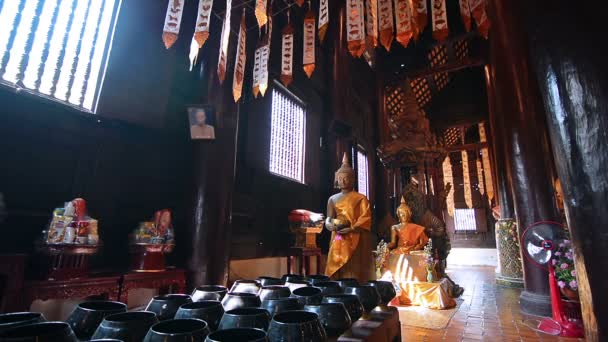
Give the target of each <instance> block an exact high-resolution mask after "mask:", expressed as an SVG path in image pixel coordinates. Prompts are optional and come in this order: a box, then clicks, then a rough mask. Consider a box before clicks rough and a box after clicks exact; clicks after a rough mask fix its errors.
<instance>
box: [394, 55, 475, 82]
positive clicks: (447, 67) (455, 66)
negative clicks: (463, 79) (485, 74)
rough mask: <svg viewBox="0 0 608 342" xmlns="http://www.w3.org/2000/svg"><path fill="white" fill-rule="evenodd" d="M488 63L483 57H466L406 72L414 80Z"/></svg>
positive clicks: (406, 75)
mask: <svg viewBox="0 0 608 342" xmlns="http://www.w3.org/2000/svg"><path fill="white" fill-rule="evenodd" d="M483 65H486V61H485V60H484V59H482V58H470V57H467V58H464V59H462V60H459V61H457V62H453V63H446V64H443V65H440V66H437V67H435V68H429V69H422V70H415V71H411V72H407V73H405V77H407V78H409V79H411V80H414V79H417V78H422V77H427V76H432V75H435V74H439V73H443V72H454V71H458V70H462V69H467V68H473V67H478V66H483Z"/></svg>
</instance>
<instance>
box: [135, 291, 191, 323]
mask: <svg viewBox="0 0 608 342" xmlns="http://www.w3.org/2000/svg"><path fill="white" fill-rule="evenodd" d="M187 303H192V298H191V297H190V296H189V295H186V294H167V295H160V296H154V297H153V298H152V299H151V300H150V302H149V303H148V306H146V311H151V312H154V313H156V315H157V316H158V319H159V320H160V321H164V320H167V319H173V317H175V313H177V310H178V309H179V307H180V306H182V305H183V304H187Z"/></svg>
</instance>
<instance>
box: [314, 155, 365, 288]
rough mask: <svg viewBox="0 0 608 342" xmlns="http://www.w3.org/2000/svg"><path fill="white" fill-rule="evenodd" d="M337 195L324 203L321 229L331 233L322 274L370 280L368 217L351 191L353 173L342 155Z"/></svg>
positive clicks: (362, 200) (359, 197) (359, 196)
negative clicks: (325, 213) (322, 227)
mask: <svg viewBox="0 0 608 342" xmlns="http://www.w3.org/2000/svg"><path fill="white" fill-rule="evenodd" d="M335 184H336V186H337V187H339V188H340V190H341V191H340V192H339V193H337V194H335V195H333V196H331V197H330V198H329V200H328V201H327V218H326V219H325V228H327V230H329V231H331V232H332V233H331V240H330V241H331V242H330V246H329V254H328V256H327V267H326V268H325V274H326V275H327V276H329V277H331V278H333V279H339V278H357V279H359V280H360V281H367V280H369V279H372V276H373V274H374V263H373V256H372V243H371V233H370V230H371V223H372V214H371V210H370V204H369V201H368V200H367V198H366V197H365V196H364V195H362V194H360V193H358V192H356V191H354V184H355V171H354V170H353V169H352V168H351V167H350V165H349V163H348V157H347V155H346V153H345V154H344V157H343V159H342V166H341V167H340V168H339V169H338V171H336V174H335Z"/></svg>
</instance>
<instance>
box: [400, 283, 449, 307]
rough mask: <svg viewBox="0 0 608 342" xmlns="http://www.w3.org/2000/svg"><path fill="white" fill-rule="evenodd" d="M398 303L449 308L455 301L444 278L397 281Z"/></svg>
mask: <svg viewBox="0 0 608 342" xmlns="http://www.w3.org/2000/svg"><path fill="white" fill-rule="evenodd" d="M399 287H401V293H399V295H398V297H397V298H399V304H400V305H417V306H422V307H425V308H427V309H439V310H442V309H449V308H452V307H454V306H456V301H455V300H454V298H452V297H451V296H450V292H449V288H450V283H449V281H448V280H447V279H446V278H443V279H441V280H439V281H436V282H433V283H427V282H422V281H402V282H399Z"/></svg>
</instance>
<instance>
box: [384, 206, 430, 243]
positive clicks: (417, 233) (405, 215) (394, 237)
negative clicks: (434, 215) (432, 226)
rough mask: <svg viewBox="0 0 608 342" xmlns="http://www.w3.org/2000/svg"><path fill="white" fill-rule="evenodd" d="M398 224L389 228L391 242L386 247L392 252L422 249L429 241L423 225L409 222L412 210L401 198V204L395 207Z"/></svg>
mask: <svg viewBox="0 0 608 342" xmlns="http://www.w3.org/2000/svg"><path fill="white" fill-rule="evenodd" d="M397 217H398V218H399V224H396V225H394V226H393V227H392V228H391V242H390V243H389V244H388V246H387V247H388V249H389V250H390V251H391V253H392V254H410V252H411V251H419V250H423V249H424V246H426V244H427V243H428V242H429V238H428V236H426V233H425V232H424V227H423V226H420V225H417V224H414V223H412V222H411V219H412V210H411V209H410V207H409V206H408V205H407V203H405V198H403V197H402V198H401V204H400V205H399V207H398V208H397Z"/></svg>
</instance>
